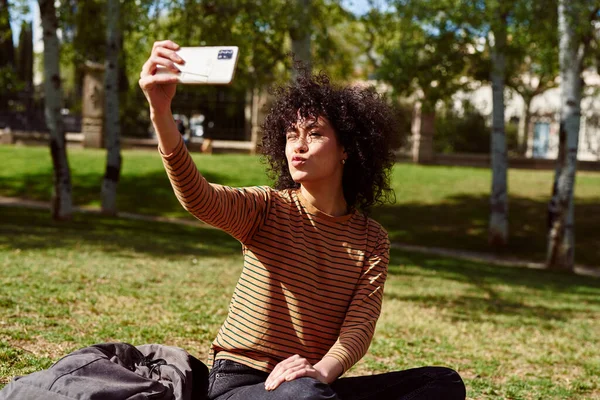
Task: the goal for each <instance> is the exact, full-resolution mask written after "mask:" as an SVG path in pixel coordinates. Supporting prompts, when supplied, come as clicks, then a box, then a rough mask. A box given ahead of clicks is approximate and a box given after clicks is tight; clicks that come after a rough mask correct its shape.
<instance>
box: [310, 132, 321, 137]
mask: <svg viewBox="0 0 600 400" xmlns="http://www.w3.org/2000/svg"><path fill="white" fill-rule="evenodd" d="M310 136H311V137H319V136H321V134H320V133H319V132H311V133H310Z"/></svg>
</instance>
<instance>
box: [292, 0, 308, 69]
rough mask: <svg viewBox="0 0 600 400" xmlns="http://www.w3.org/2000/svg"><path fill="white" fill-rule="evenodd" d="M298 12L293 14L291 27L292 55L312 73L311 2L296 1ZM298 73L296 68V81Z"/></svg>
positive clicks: (305, 0) (306, 0)
mask: <svg viewBox="0 0 600 400" xmlns="http://www.w3.org/2000/svg"><path fill="white" fill-rule="evenodd" d="M295 1H296V12H295V13H292V18H293V20H292V22H291V27H290V38H291V39H292V53H294V59H295V60H298V61H300V62H302V63H303V64H304V67H306V68H307V69H308V71H309V72H310V71H311V68H312V57H311V50H310V36H311V24H310V17H311V0H295ZM297 75H298V71H297V70H296V68H295V66H294V69H293V72H292V77H293V79H295V78H296V77H297Z"/></svg>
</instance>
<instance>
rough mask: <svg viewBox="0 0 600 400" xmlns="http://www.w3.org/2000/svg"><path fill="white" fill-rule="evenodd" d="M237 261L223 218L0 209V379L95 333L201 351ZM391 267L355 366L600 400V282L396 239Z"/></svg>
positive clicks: (488, 392) (541, 395)
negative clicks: (411, 246)
mask: <svg viewBox="0 0 600 400" xmlns="http://www.w3.org/2000/svg"><path fill="white" fill-rule="evenodd" d="M241 261H242V259H241V256H240V245H239V243H238V242H236V241H235V240H233V239H231V238H230V237H229V236H227V235H226V234H224V233H222V232H220V231H217V230H214V229H204V228H195V227H190V226H183V225H175V224H167V223H158V222H156V223H151V222H142V221H131V220H123V219H114V218H102V217H100V216H97V215H92V214H76V215H75V218H74V220H73V221H71V222H64V223H55V222H52V221H51V220H50V219H49V218H48V213H47V212H46V211H41V210H28V209H24V208H12V207H0V270H1V271H2V274H0V386H2V385H3V384H5V383H7V382H8V381H9V379H10V378H11V377H12V376H14V375H19V374H26V373H29V372H32V371H35V370H38V369H40V368H45V367H48V366H49V365H50V364H51V363H52V362H53V361H54V360H56V359H57V358H59V357H61V356H62V355H64V354H66V353H68V352H70V351H72V350H74V349H77V348H80V347H83V346H86V345H90V344H92V343H98V342H106V341H126V342H130V343H133V344H136V345H137V344H143V343H152V342H157V343H163V344H169V345H176V346H180V347H183V348H185V349H187V350H188V351H190V352H191V353H192V354H194V355H196V356H198V357H199V358H201V359H204V358H205V357H206V356H207V351H208V348H209V345H210V342H211V341H212V339H213V338H214V336H215V335H216V332H217V330H218V328H219V326H220V324H221V323H222V321H223V320H224V318H225V315H226V310H227V305H228V302H229V299H230V296H231V293H232V291H233V287H234V285H235V283H236V281H237V277H238V275H239V272H240V270H241ZM389 272H390V273H389V278H388V282H387V284H386V289H385V300H384V307H383V311H382V316H381V319H380V322H379V324H378V327H377V331H376V335H375V339H374V340H373V343H372V346H371V349H370V352H369V353H368V355H367V356H365V357H364V358H363V360H361V361H360V362H359V364H357V365H356V366H355V368H354V369H353V370H352V371H351V373H352V374H362V373H378V372H384V371H390V370H394V369H398V368H408V367H415V366H421V365H431V364H436V365H447V366H450V367H453V368H455V369H457V370H458V371H459V372H460V373H461V375H462V376H463V377H464V379H465V382H466V384H467V388H468V396H469V398H472V399H566V398H573V399H575V398H576V399H600V381H598V376H599V375H600V348H599V347H598V343H599V342H600V300H599V299H600V280H598V279H591V278H584V277H578V276H571V275H562V274H556V273H551V272H547V271H539V270H526V269H519V268H506V267H496V268H494V267H490V266H488V265H485V264H480V263H473V262H464V261H456V260H452V259H447V258H439V257H428V256H423V255H415V254H410V253H404V252H399V251H396V250H394V251H392V257H391V262H390V267H389Z"/></svg>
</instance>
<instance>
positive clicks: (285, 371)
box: [265, 354, 327, 390]
mask: <svg viewBox="0 0 600 400" xmlns="http://www.w3.org/2000/svg"><path fill="white" fill-rule="evenodd" d="M303 376H309V377H311V378H315V379H317V380H319V381H321V382H323V383H327V380H326V378H325V376H323V374H321V372H319V371H318V370H316V369H315V367H313V366H312V365H311V364H310V363H309V362H308V360H307V359H306V358H304V357H300V356H299V355H297V354H296V355H294V356H291V357H289V358H287V359H285V360H283V361H282V362H280V363H279V364H277V366H275V368H274V369H273V371H271V374H270V375H269V376H268V377H267V380H266V381H265V389H266V390H275V389H276V388H277V387H278V386H279V385H281V384H282V383H283V382H285V381H293V380H294V379H298V378H301V377H303Z"/></svg>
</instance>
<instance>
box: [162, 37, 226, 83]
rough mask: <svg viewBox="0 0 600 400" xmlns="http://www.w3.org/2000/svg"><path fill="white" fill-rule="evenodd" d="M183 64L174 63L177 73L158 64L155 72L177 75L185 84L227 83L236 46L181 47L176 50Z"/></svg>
mask: <svg viewBox="0 0 600 400" xmlns="http://www.w3.org/2000/svg"><path fill="white" fill-rule="evenodd" d="M177 54H178V55H179V57H181V58H182V59H183V60H184V61H185V64H183V65H181V64H175V66H176V67H177V68H178V69H179V71H180V72H179V73H175V72H173V71H171V70H170V69H167V68H166V67H162V66H159V67H158V70H157V71H156V73H157V74H170V75H177V81H178V83H181V84H186V85H194V84H195V85H228V84H230V83H231V81H233V77H234V75H235V67H236V65H237V60H238V47H237V46H206V47H181V48H180V49H179V50H177Z"/></svg>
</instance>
